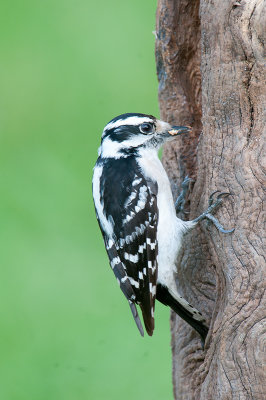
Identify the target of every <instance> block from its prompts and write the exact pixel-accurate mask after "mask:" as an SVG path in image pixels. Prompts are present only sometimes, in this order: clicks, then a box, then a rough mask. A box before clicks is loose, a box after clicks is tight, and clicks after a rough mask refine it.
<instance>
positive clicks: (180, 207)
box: [175, 176, 193, 214]
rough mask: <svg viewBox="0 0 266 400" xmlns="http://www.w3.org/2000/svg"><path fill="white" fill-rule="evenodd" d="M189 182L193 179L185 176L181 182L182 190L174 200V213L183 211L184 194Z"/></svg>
mask: <svg viewBox="0 0 266 400" xmlns="http://www.w3.org/2000/svg"><path fill="white" fill-rule="evenodd" d="M190 182H193V179H191V178H189V177H188V176H186V177H185V179H184V180H183V182H182V183H181V188H182V190H181V193H180V195H179V196H178V198H177V199H176V202H175V209H176V214H179V213H180V212H183V213H185V211H184V206H185V201H186V194H187V191H188V189H189V184H190Z"/></svg>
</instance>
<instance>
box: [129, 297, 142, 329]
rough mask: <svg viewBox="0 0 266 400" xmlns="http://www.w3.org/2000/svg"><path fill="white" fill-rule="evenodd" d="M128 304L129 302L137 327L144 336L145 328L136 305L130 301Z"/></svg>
mask: <svg viewBox="0 0 266 400" xmlns="http://www.w3.org/2000/svg"><path fill="white" fill-rule="evenodd" d="M128 302H129V305H130V309H131V312H132V315H133V317H134V320H135V322H136V325H137V327H138V330H139V332H140V334H141V336H144V330H143V326H142V323H141V321H140V318H139V314H138V311H137V308H136V305H135V303H133V302H132V301H130V300H129V301H128Z"/></svg>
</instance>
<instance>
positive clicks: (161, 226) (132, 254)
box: [93, 114, 211, 340]
mask: <svg viewBox="0 0 266 400" xmlns="http://www.w3.org/2000/svg"><path fill="white" fill-rule="evenodd" d="M189 130H190V128H189V127H184V126H179V127H172V126H171V125H169V124H168V123H166V122H163V121H160V120H157V119H156V118H155V117H153V116H151V115H145V114H123V115H120V116H118V117H116V118H114V119H113V120H112V121H110V122H109V123H108V124H107V125H106V127H105V129H104V131H103V134H102V141H101V146H100V148H99V157H98V160H97V162H96V165H95V168H94V175H93V198H94V204H95V209H96V215H97V219H98V222H99V225H100V228H101V231H102V234H103V238H104V242H105V247H106V250H107V253H108V256H109V260H110V265H111V268H112V269H113V272H114V274H115V276H116V278H117V281H118V283H119V285H120V288H121V290H122V291H123V293H124V295H125V297H126V298H127V300H128V302H129V305H130V308H131V311H132V314H133V316H134V319H135V322H136V324H137V326H138V329H139V331H140V333H141V335H143V334H144V332H143V328H142V324H141V321H140V318H139V315H138V311H137V308H136V304H137V305H139V306H140V308H141V311H142V315H143V319H144V324H145V328H146V331H147V333H148V334H149V335H152V333H153V330H154V306H155V299H156V298H157V299H158V300H159V301H160V302H162V303H163V304H165V305H168V306H170V307H171V308H172V309H173V310H174V311H175V312H176V313H177V314H179V315H180V316H181V317H182V318H183V319H184V320H186V321H187V322H188V323H189V324H190V325H191V326H193V327H194V328H195V329H196V330H197V331H198V332H199V334H200V335H201V337H202V338H203V340H204V339H205V337H206V335H207V332H208V328H207V327H206V326H205V325H204V318H203V316H202V315H201V313H200V312H199V311H198V310H196V309H195V308H194V307H193V306H191V305H190V304H189V303H188V302H187V301H186V300H185V299H183V298H182V296H180V294H179V293H178V291H177V289H176V284H175V269H176V267H175V262H176V259H177V256H178V253H179V251H180V249H181V245H182V240H183V237H184V235H185V233H186V232H188V231H189V230H190V229H192V228H194V227H195V226H196V225H197V223H198V221H199V220H200V219H202V218H206V215H208V213H207V212H206V213H205V214H204V216H202V218H201V217H199V218H198V219H197V220H194V221H182V220H181V219H179V218H177V217H176V211H175V205H174V200H173V196H172V192H171V188H170V183H169V179H168V177H167V174H166V172H165V170H164V168H163V166H162V164H161V162H160V160H159V158H158V155H157V152H158V149H159V148H160V147H161V146H162V144H163V143H165V142H166V141H168V140H172V139H173V138H174V137H175V136H176V135H178V134H181V133H184V132H188V131H189ZM208 210H209V213H211V210H210V209H208Z"/></svg>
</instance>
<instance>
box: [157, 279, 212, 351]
mask: <svg viewBox="0 0 266 400" xmlns="http://www.w3.org/2000/svg"><path fill="white" fill-rule="evenodd" d="M156 298H157V300H159V301H160V302H161V303H163V304H164V305H166V306H169V307H170V308H171V309H172V310H173V311H174V312H176V313H177V314H178V315H179V316H180V317H181V318H182V319H184V320H185V321H186V322H187V323H188V324H189V325H190V326H192V328H194V329H195V330H196V331H197V332H198V333H199V334H200V336H201V339H202V341H203V345H204V343H205V339H206V336H207V334H208V330H209V329H208V327H207V326H206V325H204V324H203V322H202V321H199V320H197V319H195V317H194V316H193V312H191V311H190V310H188V309H186V308H185V307H184V306H183V305H182V304H181V303H179V302H178V301H177V300H176V299H175V298H174V297H173V296H172V295H171V294H170V293H169V291H168V289H167V288H166V287H165V286H163V285H161V284H158V285H157V295H156Z"/></svg>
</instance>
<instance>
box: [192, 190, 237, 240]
mask: <svg viewBox="0 0 266 400" xmlns="http://www.w3.org/2000/svg"><path fill="white" fill-rule="evenodd" d="M218 192H220V190H216V191H215V192H213V193H212V194H211V195H210V198H209V207H208V208H207V210H206V211H204V212H203V213H202V214H201V215H199V216H198V217H197V218H195V219H193V220H192V221H190V222H194V223H198V222H199V221H201V220H203V219H207V220H209V221H211V222H212V223H213V224H214V225H215V226H216V228H217V229H218V231H220V232H222V233H231V232H234V230H235V229H234V228H233V229H225V228H224V227H223V226H222V225H221V224H220V222H219V221H218V220H217V219H216V218H215V217H214V216H213V215H212V214H213V213H214V211H215V210H216V209H217V208H218V207H219V206H220V205H221V203H222V202H223V197H227V196H230V194H231V193H226V192H222V193H220V194H219V195H218V196H217V198H216V200H215V201H214V195H215V193H218Z"/></svg>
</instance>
